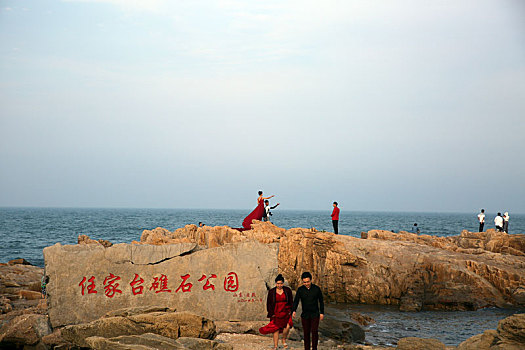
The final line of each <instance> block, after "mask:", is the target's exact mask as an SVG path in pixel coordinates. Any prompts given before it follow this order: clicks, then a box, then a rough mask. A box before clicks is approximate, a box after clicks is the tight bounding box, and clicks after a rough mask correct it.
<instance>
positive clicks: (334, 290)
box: [0, 222, 525, 350]
mask: <svg viewBox="0 0 525 350" xmlns="http://www.w3.org/2000/svg"><path fill="white" fill-rule="evenodd" d="M260 244H262V246H267V247H268V249H269V250H268V251H267V253H265V254H266V256H267V257H268V258H264V257H262V256H258V257H256V255H257V252H258V251H259V249H260V247H261V246H259V245H260ZM155 247H157V248H155ZM237 247H239V248H240V247H244V248H245V249H238V248H237ZM249 247H252V248H249ZM273 247H275V250H274V248H273ZM50 248H52V249H48V248H46V250H47V253H45V256H46V269H47V273H48V275H49V271H50V270H53V269H54V271H56V272H55V274H54V275H51V276H50V279H51V280H50V284H49V286H50V290H51V291H52V293H51V295H50V297H49V299H47V300H46V299H42V298H41V295H40V279H41V277H42V275H43V273H44V271H43V269H41V268H39V267H35V266H31V265H28V264H27V262H25V261H24V260H23V259H18V260H16V261H10V262H9V263H5V264H0V348H13V349H16V348H18V349H23V348H26V349H76V348H92V349H267V348H268V347H269V344H270V342H271V341H270V338H269V337H266V336H261V335H259V334H258V331H257V330H258V328H259V327H261V326H262V325H264V324H265V322H266V321H264V316H265V315H263V316H262V319H261V318H259V319H256V318H255V317H254V318H253V320H240V319H235V318H238V316H235V317H232V315H236V313H235V311H234V310H233V309H232V308H231V307H229V308H227V309H226V311H225V312H226V313H225V314H223V313H218V314H217V313H213V312H215V311H213V312H212V311H211V310H210V309H209V308H207V307H206V306H202V305H199V307H195V308H193V310H192V308H191V303H190V307H189V308H181V307H180V306H181V305H182V304H180V302H179V301H178V300H179V299H173V298H174V297H175V296H173V295H171V296H166V298H168V297H169V298H170V299H152V298H150V297H148V296H144V297H143V296H140V297H143V298H142V299H140V300H139V301H138V302H137V305H135V304H133V303H134V302H133V301H132V300H134V299H133V298H131V297H128V296H121V295H117V297H120V298H121V299H119V300H120V304H117V306H118V305H120V306H123V307H121V308H117V306H114V305H113V304H112V305H113V306H110V304H108V303H109V302H110V301H111V300H110V299H109V298H106V299H101V298H102V297H100V293H99V294H98V295H92V296H84V295H83V293H84V287H82V294H80V286H83V285H82V282H81V283H80V284H79V283H78V281H76V280H75V283H74V285H73V286H72V287H74V289H72V292H74V293H76V294H78V296H82V297H83V298H84V299H78V300H79V302H77V301H75V303H76V305H77V309H85V306H83V305H87V304H81V303H83V302H84V300H91V301H95V304H96V303H97V302H99V301H100V302H103V304H102V305H105V306H104V308H106V311H107V312H103V313H101V314H100V315H98V314H96V313H97V312H100V311H98V309H96V308H94V309H93V315H95V314H96V315H97V316H94V317H91V319H89V317H88V316H86V315H83V314H82V313H78V311H79V310H69V309H68V310H61V309H60V307H61V305H66V304H65V303H66V302H67V301H65V300H62V299H63V298H65V296H66V295H69V294H67V293H66V294H64V295H61V294H60V293H58V292H57V290H59V289H58V287H60V286H61V285H60V284H59V282H58V279H59V277H63V278H64V279H67V278H69V276H65V275H64V276H58V277H57V273H59V271H61V270H60V269H59V267H57V266H56V265H64V263H63V260H62V261H60V259H58V260H56V261H57V262H58V263H57V262H54V263H50V262H49V261H50V260H52V257H56V256H58V255H56V254H74V256H78V257H80V256H83V257H85V256H87V255H93V254H95V256H96V259H97V260H98V261H101V262H103V264H101V265H102V266H108V264H109V266H115V269H119V268H122V266H128V265H129V266H132V267H133V268H135V269H136V268H138V267H140V269H141V270H138V271H136V270H133V272H134V273H135V272H136V273H137V276H138V275H140V274H143V273H146V272H144V271H151V273H152V276H153V275H154V273H156V272H155V271H157V270H155V269H158V268H162V266H163V264H170V263H171V264H174V263H176V265H175V266H181V264H183V265H184V264H187V265H184V266H187V268H188V269H192V268H193V269H195V268H196V267H195V265H199V264H201V263H200V261H204V262H205V264H206V266H210V264H218V265H217V266H220V264H219V263H218V262H216V261H215V262H214V259H215V260H217V259H219V260H224V258H222V257H223V256H233V258H232V259H234V260H235V259H241V260H242V263H243V264H246V265H247V266H248V267H246V268H249V266H250V261H252V262H255V265H254V266H255V268H258V269H260V268H261V266H262V265H261V264H263V265H264V264H269V265H268V266H267V267H265V268H264V269H263V270H261V271H266V272H264V273H261V277H260V278H261V279H262V281H264V283H266V285H267V287H268V286H269V285H271V280H272V276H273V274H275V273H277V272H280V273H282V274H283V275H284V276H285V278H286V280H287V282H288V283H289V285H290V287H292V289H296V288H297V287H298V286H299V282H300V279H299V276H300V274H301V273H302V272H303V271H311V272H312V274H313V275H314V280H317V281H321V282H320V283H319V284H320V285H321V287H322V288H323V292H324V294H325V296H326V299H327V301H332V302H345V303H366V304H381V305H397V306H399V308H400V310H403V311H421V310H475V309H479V308H484V307H489V306H493V307H506V306H518V307H523V306H525V236H524V235H506V234H503V233H497V232H494V231H493V230H488V231H487V232H482V233H473V232H467V231H464V232H462V233H461V234H460V235H458V236H453V237H435V236H427V235H416V234H412V233H407V232H400V233H392V232H389V231H380V230H374V231H369V232H366V233H362V236H361V238H355V237H349V236H336V235H334V234H332V233H327V232H317V231H316V230H315V229H302V228H295V229H290V230H285V229H283V228H279V227H276V226H274V225H272V224H271V223H262V222H255V223H254V224H253V225H252V230H249V231H244V232H239V231H237V230H234V229H231V228H229V227H202V228H198V227H196V226H194V225H188V226H186V227H183V228H180V229H178V230H176V231H173V232H171V231H168V230H166V229H162V228H157V229H154V230H145V231H144V232H143V234H142V236H141V238H140V241H136V242H133V243H132V244H130V245H112V244H111V243H110V242H107V241H95V240H91V239H89V237H87V236H81V237H79V244H78V245H77V246H60V245H57V246H53V247H50ZM216 248H220V249H219V250H217V249H216ZM250 249H253V252H252V251H251V250H250ZM264 249H266V248H264ZM244 250H248V252H246V251H244ZM127 252H129V256H128V253H127ZM115 253H118V254H117V255H118V257H115ZM220 254H226V255H220ZM235 254H240V255H238V258H235V256H237V255H235ZM242 254H244V255H242ZM274 254H275V255H274ZM263 255H264V254H263ZM65 256H68V255H64V257H65ZM214 256H215V257H216V258H213V257H214ZM219 256H220V257H221V258H218V257H219ZM273 256H274V257H273ZM105 259H106V260H105ZM104 261H105V262H104ZM273 261H275V263H273ZM268 262H269V263H268ZM221 263H223V264H226V265H230V264H233V263H234V261H233V262H232V261H230V262H225V261H222V262H221ZM111 264H113V265H111ZM272 264H275V268H272V266H271V265H272ZM68 265H72V269H70V270H64V271H67V272H64V273H65V274H73V273H74V269H75V266H74V264H68ZM165 266H172V265H165ZM76 268H77V269H79V266H76ZM170 269H171V268H170ZM168 270H169V269H168ZM274 270H275V271H274ZM57 271H58V272H57ZM90 271H91V270H90ZM111 271H114V270H111ZM115 271H116V270H115ZM121 271H124V272H122V273H121V274H122V276H123V278H122V280H121V281H119V282H121V289H122V290H123V293H121V294H126V290H125V289H124V288H123V287H124V279H125V278H124V275H125V271H126V270H121ZM192 271H193V270H192ZM199 271H200V270H199ZM130 273H131V272H130ZM192 273H193V272H192ZM238 273H239V275H241V271H239V272H238ZM93 274H94V275H96V273H95V272H94V273H93ZM115 274H116V272H115ZM96 276H98V275H96ZM130 276H131V275H130ZM155 276H157V275H155ZM88 277H89V276H88ZM220 277H221V276H219V278H220ZM224 281H225V282H224V283H225V286H224V289H226V278H225V280H224ZM104 284H105V282H104ZM250 284H255V280H254V281H253V282H250ZM75 286H76V287H75ZM217 287H218V286H217ZM128 288H130V287H128ZM172 289H173V288H172ZM210 291H211V290H210ZM100 292H101V293H103V291H102V290H100ZM86 293H87V290H86ZM202 293H204V292H202ZM256 293H257V294H258V295H259V294H260V292H259V291H257V292H255V291H253V293H252V294H256ZM76 294H75V295H76ZM189 294H190V293H188V295H189ZM223 294H224V292H223ZM152 295H155V294H154V293H152ZM166 295H167V294H166ZM180 295H183V296H184V298H185V299H183V300H184V301H185V303H186V304H188V301H192V300H193V302H194V304H195V306H196V304H202V302H200V301H199V300H200V299H198V298H199V297H198V294H195V296H194V297H187V296H186V295H184V294H183V293H180ZM206 295H212V294H206ZM213 295H214V296H213V298H218V299H217V302H219V303H222V301H221V300H222V299H220V298H223V297H222V296H220V295H222V294H219V293H216V294H213ZM227 295H228V297H231V296H233V293H230V294H227ZM86 297H92V299H85V298H86ZM95 297H97V298H99V299H95ZM235 297H236V298H237V299H235V300H238V301H239V300H240V299H239V298H238V296H237V294H235ZM179 298H180V296H179ZM188 298H190V299H188ZM191 298H195V299H191ZM130 300H131V301H130ZM155 300H157V301H158V300H162V301H164V300H169V302H166V303H164V302H162V303H160V305H161V306H159V305H152V303H153V304H154V303H155ZM174 300H175V301H174ZM228 300H230V299H228ZM243 300H244V299H243ZM252 300H255V299H252ZM141 303H142V304H141ZM177 303H179V304H177ZM162 304H164V305H162ZM126 305H127V306H126ZM239 305H241V303H239ZM246 305H248V304H246ZM108 307H109V308H108ZM112 308H113V309H112ZM261 308H263V309H264V305H263V303H259V304H256V303H253V306H251V305H250V306H249V307H248V309H243V310H250V312H253V314H254V315H255V314H256V313H257V312H258V310H260V309H261ZM195 310H201V311H200V312H195ZM228 310H229V311H228ZM61 312H67V313H73V314H76V316H74V317H70V316H67V317H63V316H62V315H60V313H61ZM213 315H215V316H213ZM212 316H213V317H212ZM353 316H355V317H353V321H349V322H340V321H337V320H335V319H330V317H328V318H327V319H326V322H324V325H323V327H322V328H321V343H320V349H384V348H383V347H377V346H371V345H365V344H366V338H365V333H364V332H363V329H362V327H361V326H362V325H364V324H366V323H367V322H373V320H370V319H367V317H366V315H359V314H356V315H353ZM86 317H87V318H86ZM294 323H295V324H296V325H300V321H299V320H295V322H294ZM301 338H302V332H301V331H300V329H299V330H297V329H296V330H294V331H293V332H292V334H291V336H290V341H289V344H290V348H292V349H301V348H302V344H301ZM359 343H360V344H359ZM524 347H525V314H517V315H513V316H511V317H508V318H506V319H504V320H502V321H500V323H499V326H498V329H497V330H487V331H486V332H484V333H483V334H480V335H477V336H474V337H472V338H470V339H468V340H467V341H465V342H463V343H461V344H460V345H459V346H457V349H460V350H469V349H492V350H494V349H523V348H524ZM397 348H398V349H454V348H456V347H450V346H448V347H446V346H445V345H443V343H441V342H440V341H439V339H421V338H403V339H401V340H399V341H398V344H397Z"/></svg>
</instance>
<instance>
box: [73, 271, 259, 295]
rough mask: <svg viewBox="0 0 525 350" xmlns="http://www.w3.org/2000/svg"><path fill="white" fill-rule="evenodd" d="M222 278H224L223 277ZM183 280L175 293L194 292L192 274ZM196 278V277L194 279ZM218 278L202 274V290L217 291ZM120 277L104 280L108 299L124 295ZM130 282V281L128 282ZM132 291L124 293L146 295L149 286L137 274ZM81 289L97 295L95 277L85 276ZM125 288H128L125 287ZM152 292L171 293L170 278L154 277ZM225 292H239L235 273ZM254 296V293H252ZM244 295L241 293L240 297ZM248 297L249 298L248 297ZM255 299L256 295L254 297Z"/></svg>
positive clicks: (132, 283)
mask: <svg viewBox="0 0 525 350" xmlns="http://www.w3.org/2000/svg"><path fill="white" fill-rule="evenodd" d="M221 277H222V276H221ZM180 278H181V279H182V282H181V283H180V285H179V287H178V288H177V289H176V290H175V292H174V293H178V292H181V293H190V292H191V291H192V287H193V284H192V283H191V281H192V280H193V279H192V278H191V276H190V274H189V273H188V274H186V275H183V276H180ZM194 278H196V277H194ZM216 278H218V277H217V275H216V274H214V273H212V274H209V275H205V274H202V275H201V277H200V278H199V279H198V280H197V281H198V282H201V284H200V285H202V290H205V291H211V292H213V291H216V290H215V284H214V281H213V279H216ZM121 280H122V279H121V277H120V276H116V275H114V274H113V273H110V274H109V275H108V276H106V277H105V278H104V282H103V287H104V295H105V296H106V297H108V298H113V297H114V296H115V295H116V294H122V293H123V291H122V290H121V289H120V288H122V287H120V283H121V282H120V281H121ZM128 281H129V280H128ZM129 285H130V287H131V288H130V289H127V288H123V290H124V293H129V292H130V291H131V294H132V295H139V294H142V295H144V294H145V293H147V292H148V288H147V285H146V284H145V283H144V279H143V278H142V277H140V276H139V275H138V274H137V273H135V276H134V277H133V279H132V280H131V282H129ZM78 286H79V287H81V291H80V292H81V294H82V295H85V294H96V293H98V292H97V290H96V289H95V288H96V285H95V276H91V277H86V276H84V277H83V278H82V281H80V283H79V284H78ZM124 287H126V286H125V285H124ZM149 290H150V291H152V292H155V293H157V294H158V293H162V292H165V293H171V292H172V289H171V288H168V276H167V275H165V274H160V275H157V276H154V277H153V281H152V282H151V286H150V288H149ZM224 290H225V291H226V292H232V293H235V292H238V290H239V277H238V276H237V274H236V273H235V272H229V273H228V274H227V275H226V277H224ZM252 294H254V293H252ZM241 295H242V294H241V293H239V297H240V296H241ZM236 296H237V293H235V294H234V297H236ZM246 297H249V295H247V296H246ZM252 297H254V295H252Z"/></svg>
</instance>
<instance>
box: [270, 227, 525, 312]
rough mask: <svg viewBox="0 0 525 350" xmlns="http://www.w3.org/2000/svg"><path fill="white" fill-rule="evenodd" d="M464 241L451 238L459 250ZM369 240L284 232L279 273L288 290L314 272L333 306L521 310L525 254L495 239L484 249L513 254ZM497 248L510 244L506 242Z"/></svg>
mask: <svg viewBox="0 0 525 350" xmlns="http://www.w3.org/2000/svg"><path fill="white" fill-rule="evenodd" d="M465 236H467V235H466V234H464V235H463V236H460V237H459V238H456V240H457V241H459V242H462V243H463V244H464V246H465V244H466V242H467V241H468V240H469V238H468V237H465ZM367 238H368V239H358V238H354V237H349V236H335V235H333V234H330V233H314V232H308V231H307V230H301V229H293V230H288V231H287V233H286V235H285V237H283V238H282V239H281V240H280V241H281V242H280V248H279V268H280V270H282V271H283V273H284V275H285V276H286V277H288V279H289V280H290V281H291V283H292V285H293V286H294V287H296V286H297V285H298V283H299V281H298V278H297V277H298V276H299V275H300V273H301V272H302V271H312V272H313V274H314V276H315V277H314V278H315V279H317V280H318V281H319V284H320V285H321V286H322V287H323V291H324V292H325V293H326V295H327V299H328V300H334V301H337V302H349V303H366V304H394V305H400V307H401V309H402V310H407V311H418V310H422V309H427V310H430V309H433V310H436V309H451V310H473V309H478V308H482V307H487V306H498V307H503V306H509V305H525V299H524V298H523V296H524V292H525V290H524V286H525V260H524V259H523V257H522V256H521V255H520V254H521V253H523V252H522V251H520V250H517V248H513V249H508V248H504V247H506V246H505V245H504V244H503V243H501V242H500V241H498V240H496V239H495V238H494V237H492V239H491V241H492V242H493V243H491V244H490V245H489V246H490V247H494V246H498V244H495V242H498V243H500V245H499V247H500V248H498V250H500V251H505V252H511V253H514V254H509V253H494V252H492V251H488V250H483V249H475V250H474V251H468V250H466V248H462V249H459V248H458V247H457V246H454V245H453V242H454V239H450V240H447V241H446V244H442V242H443V241H444V239H443V238H440V237H430V236H428V237H425V238H423V239H425V240H423V239H422V238H420V237H419V236H417V235H415V234H410V233H400V234H394V233H391V232H387V231H371V232H369V233H368V235H367ZM476 240H479V241H481V239H480V238H476ZM514 240H517V241H519V242H521V241H522V240H525V237H524V236H518V237H514ZM501 241H503V242H504V241H507V242H509V240H508V239H507V237H506V236H505V237H502V238H501ZM436 242H438V243H436ZM489 242H490V241H489ZM441 244H442V245H441ZM440 245H441V247H440ZM514 246H515V247H519V246H520V244H515V245H514ZM443 247H446V249H445V248H443Z"/></svg>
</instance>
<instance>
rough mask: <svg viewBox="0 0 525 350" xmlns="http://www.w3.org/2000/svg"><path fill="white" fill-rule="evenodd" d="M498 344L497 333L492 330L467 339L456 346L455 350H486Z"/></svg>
mask: <svg viewBox="0 0 525 350" xmlns="http://www.w3.org/2000/svg"><path fill="white" fill-rule="evenodd" d="M497 342H498V332H497V331H496V330H494V329H490V330H487V331H485V332H483V333H482V334H478V335H475V336H473V337H470V338H468V339H467V340H465V341H464V342H462V343H461V344H459V345H458V347H457V350H488V349H491V347H492V346H493V345H495V344H496V343H497Z"/></svg>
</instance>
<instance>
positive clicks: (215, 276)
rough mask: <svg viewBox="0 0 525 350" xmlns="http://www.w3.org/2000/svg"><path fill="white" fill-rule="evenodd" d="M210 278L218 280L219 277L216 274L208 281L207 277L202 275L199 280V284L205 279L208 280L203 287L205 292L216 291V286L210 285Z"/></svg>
mask: <svg viewBox="0 0 525 350" xmlns="http://www.w3.org/2000/svg"><path fill="white" fill-rule="evenodd" d="M210 278H217V275H216V274H212V275H211V276H210V277H208V278H207V279H206V275H202V277H201V278H199V282H201V281H203V280H204V279H206V284H205V285H204V286H203V287H202V289H203V290H207V289H210V288H211V289H212V290H215V286H214V285H213V284H211V283H210Z"/></svg>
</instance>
